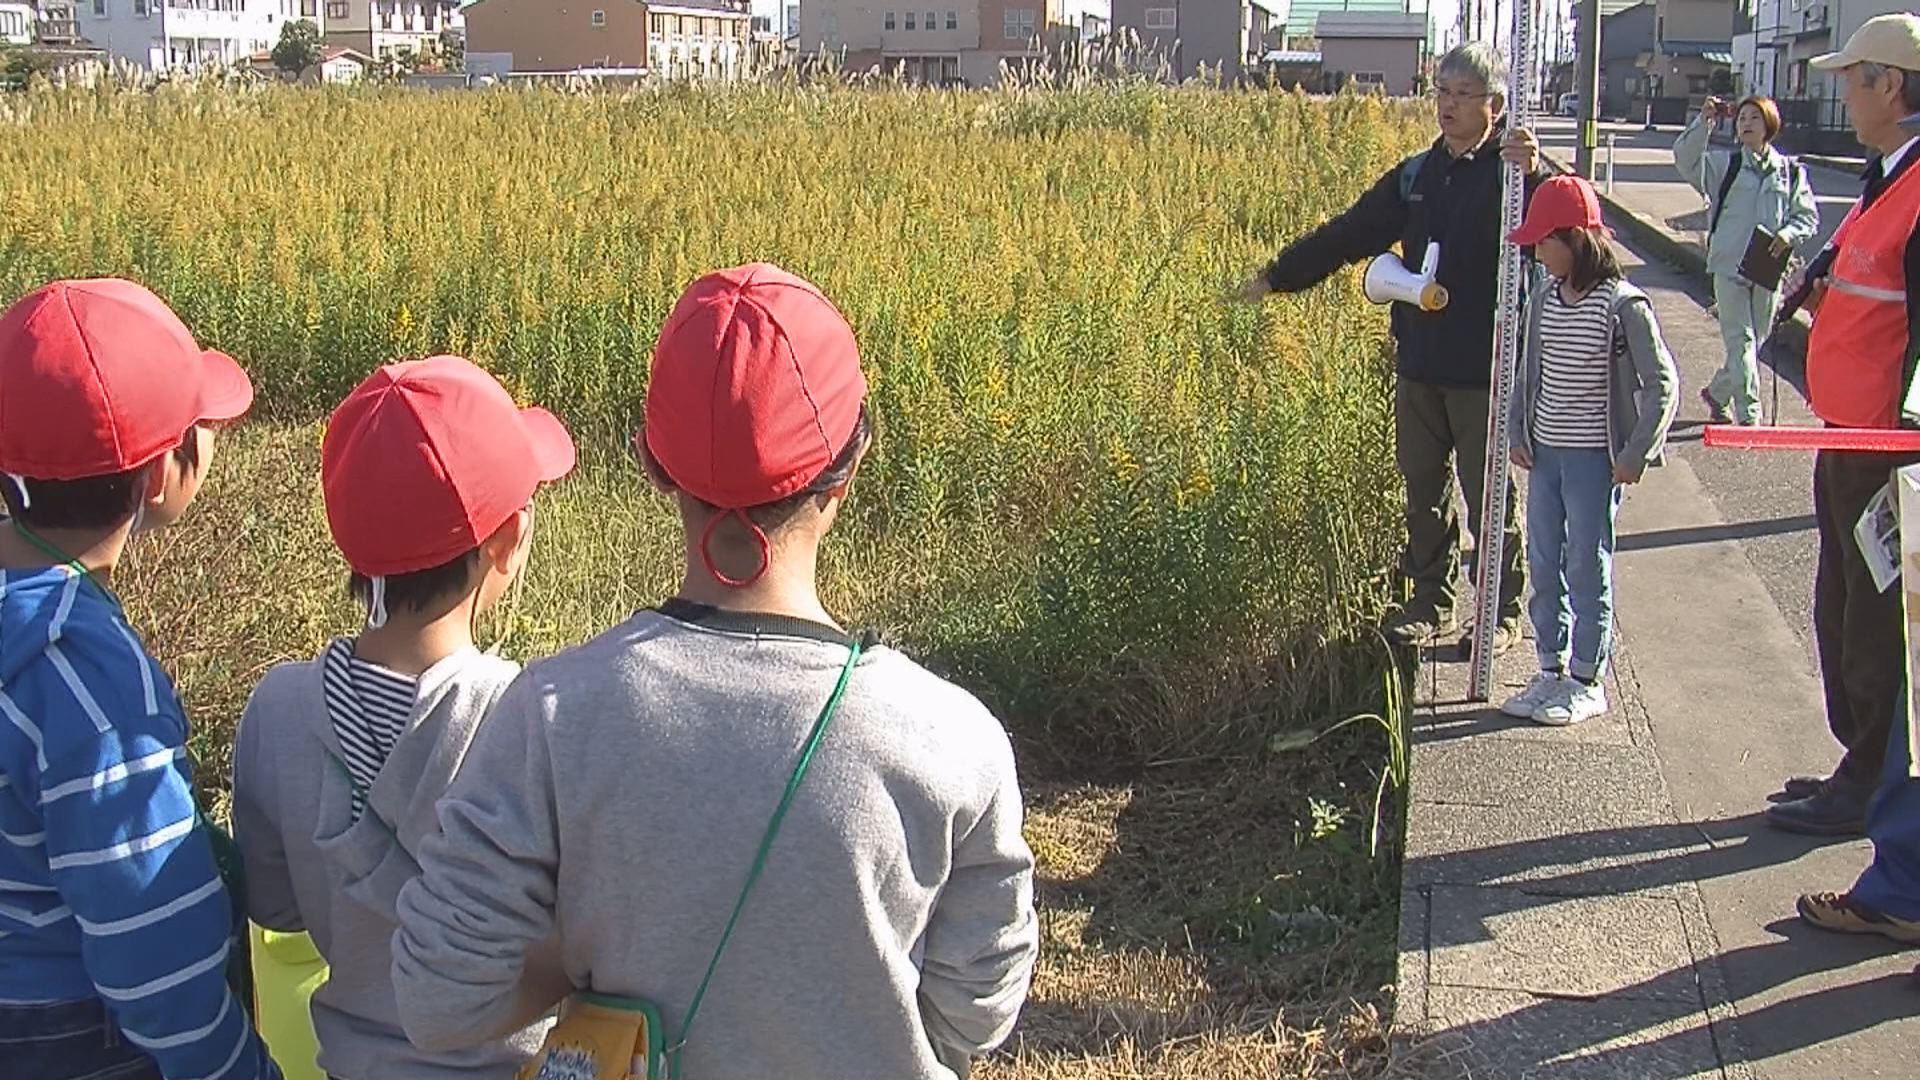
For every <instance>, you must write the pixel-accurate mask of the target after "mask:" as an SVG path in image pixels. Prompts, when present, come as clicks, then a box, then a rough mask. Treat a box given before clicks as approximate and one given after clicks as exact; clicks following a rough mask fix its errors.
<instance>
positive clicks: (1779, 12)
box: [1734, 0, 1912, 153]
mask: <svg viewBox="0 0 1920 1080" xmlns="http://www.w3.org/2000/svg"><path fill="white" fill-rule="evenodd" d="M1748 2H1749V3H1750V4H1751V7H1750V9H1749V10H1750V13H1751V15H1752V29H1751V32H1750V33H1748V34H1747V35H1744V36H1743V38H1742V39H1736V46H1737V47H1736V52H1735V57H1734V64H1735V68H1736V70H1737V71H1738V72H1739V74H1740V80H1739V83H1740V89H1741V92H1743V93H1757V94H1766V95H1767V96H1769V97H1772V98H1774V99H1776V100H1777V101H1778V102H1779V103H1780V116H1781V119H1782V120H1784V121H1785V123H1786V132H1787V133H1786V134H1785V135H1784V136H1783V137H1782V140H1783V142H1785V143H1786V144H1788V145H1790V146H1792V147H1794V148H1795V149H1799V150H1806V151H1828V152H1848V153H1852V152H1856V151H1857V150H1858V144H1857V143H1856V142H1855V140H1854V138H1853V135H1852V128H1851V126H1850V125H1849V123H1848V120H1847V110H1846V105H1845V103H1844V101H1843V100H1842V97H1843V94H1842V92H1841V86H1840V83H1839V80H1838V77H1837V76H1835V75H1834V74H1831V73H1828V72H1821V71H1815V70H1813V68H1812V67H1811V66H1810V65H1809V64H1808V61H1810V60H1812V59H1813V58H1814V57H1816V56H1819V55H1820V54H1822V53H1827V52H1833V51H1835V50H1837V49H1839V48H1840V47H1841V46H1842V45H1843V44H1845V43H1846V40H1847V39H1848V38H1849V37H1851V36H1852V35H1853V32H1854V31H1855V30H1858V29H1859V28H1860V25H1861V24H1862V23H1864V22H1866V21H1867V20H1868V19H1871V18H1873V17H1875V16H1877V15H1887V14H1891V13H1894V12H1899V11H1910V10H1912V5H1911V4H1905V3H1895V2H1891V0H1748Z"/></svg>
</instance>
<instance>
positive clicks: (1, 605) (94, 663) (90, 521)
mask: <svg viewBox="0 0 1920 1080" xmlns="http://www.w3.org/2000/svg"><path fill="white" fill-rule="evenodd" d="M252 401H253V387H252V385H251V384H250V383H249V382H248V380H247V376H246V374H245V373H244V372H242V371H241V370H240V368H239V366H238V365H237V364H235V363H234V362H233V361H232V360H231V359H230V358H228V357H226V356H224V355H222V354H220V353H216V352H209V351H204V350H202V349H201V348H200V347H199V346H198V345H197V344H195V343H194V340H193V337H192V335H191V334H189V333H188V332H187V328H186V327H185V326H183V325H181V323H180V320H179V318H178V317H176V316H175V315H174V314H173V312H172V311H170V310H168V308H167V306H166V305H165V304H163V303H162V302H161V301H160V299H159V298H158V297H156V296H154V295H153V294H152V293H150V292H148V291H147V290H146V289H143V288H141V287H140V286H138V285H135V284H133V283H131V282H126V281H117V280H93V281H62V282H55V283H53V284H51V285H48V286H46V287H44V288H42V289H39V290H37V291H35V292H33V293H31V294H29V295H28V296H27V297H25V298H24V299H22V300H21V301H19V302H18V303H16V304H15V305H14V306H13V307H12V308H10V309H8V311H7V312H6V314H5V315H4V316H0V473H4V474H5V475H4V476H0V496H3V497H4V500H5V508H6V517H5V518H4V519H0V1045H3V1046H4V1047H5V1063H4V1071H5V1072H6V1074H7V1075H8V1076H20V1077H32V1078H34V1080H78V1078H83V1077H84V1078H104V1077H112V1078H113V1080H162V1078H163V1080H186V1078H188V1077H193V1078H205V1080H255V1078H266V1080H278V1078H279V1076H280V1072H279V1070H278V1069H277V1068H276V1067H275V1066H274V1064H273V1062H272V1061H271V1060H269V1058H268V1056H267V1053H266V1050H265V1048H264V1047H263V1046H262V1045H261V1043H260V1040H259V1039H258V1037H256V1036H255V1034H254V1032H253V1030H252V1028H251V1027H250V1025H249V1023H248V1017H247V1011H246V1009H245V1008H244V1006H243V1003H242V1002H241V1001H240V1000H239V999H238V998H237V997H236V996H235V995H234V993H233V991H232V990H231V989H230V988H229V985H228V982H227V971H228V968H229V963H230V957H229V951H230V949H231V947H232V941H233V929H234V926H235V911H234V904H233V900H232V898H230V897H229V896H228V893H227V890H226V888H225V887H224V885H223V884H222V881H221V878H220V875H219V872H218V869H217V867H216V865H215V861H214V852H213V847H212V845H211V843H210V841H209V835H208V832H207V830H206V829H205V828H204V827H203V826H202V824H201V820H200V816H199V813H198V811H197V809H196V806H195V802H194V794H193V786H192V777H191V775H190V773H189V766H188V761H187V751H186V741H187V723H186V717H185V714H184V713H183V711H182V709H181V706H180V702H179V700H178V698H176V697H175V695H174V691H173V686H172V684H171V683H170V682H169V681H168V679H167V676H166V673H165V672H163V671H161V670H160V667H159V665H158V664H156V663H155V662H154V660H153V658H152V657H150V656H149V655H147V651H146V649H145V647H144V646H143V645H142V644H141V641H140V638H139V636H138V635H137V634H136V633H135V632H134V630H133V628H132V627H131V626H129V625H128V623H127V619H126V614H125V613H124V612H123V611H122V610H121V607H120V602H119V600H118V599H117V598H116V597H115V596H114V594H113V591H112V579H113V573H114V568H115V565H116V564H117V563H118V561H119V559H120V557H121V554H122V552H123V551H124V550H125V549H126V546H127V543H128V541H129V540H130V539H131V538H132V537H133V535H134V534H136V533H138V532H141V531H144V530H149V529H156V528H161V527H164V526H166V525H169V524H171V523H172V522H173V521H174V520H175V519H176V518H178V517H179V516H180V514H181V513H182V512H184V511H185V510H186V508H187V505H188V504H189V503H191V502H192V501H193V499H194V496H195V495H196V494H198V492H199V489H200V483H201V481H202V479H203V478H204V477H205V476H206V470H207V467H208V466H209V465H210V463H211V460H212V455H213V431H212V429H211V428H210V427H209V426H208V425H210V424H216V423H220V422H223V421H227V420H232V419H235V418H237V417H239V416H240V415H241V414H242V413H244V412H246V410H247V408H248V406H249V405H251V404H252Z"/></svg>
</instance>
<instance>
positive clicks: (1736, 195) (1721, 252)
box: [1673, 95, 1820, 424]
mask: <svg viewBox="0 0 1920 1080" xmlns="http://www.w3.org/2000/svg"><path fill="white" fill-rule="evenodd" d="M1729 120H1731V121H1732V123H1733V132H1734V137H1735V141H1736V142H1737V143H1738V146H1736V147H1735V148H1734V149H1733V150H1731V151H1729V152H1727V153H1725V154H1710V153H1708V152H1707V140H1708V138H1709V137H1710V136H1711V135H1712V134H1713V131H1714V129H1716V128H1718V127H1719V126H1720V125H1721V124H1723V123H1726V122H1728V121H1729ZM1779 134H1780V109H1779V107H1778V106H1776V105H1775V104H1774V103H1773V99H1771V98H1766V97H1760V96H1757V95H1756V96H1753V97H1748V98H1746V99H1744V100H1742V101H1741V102H1740V103H1739V105H1737V106H1733V105H1729V104H1727V103H1726V102H1724V101H1722V100H1720V99H1719V98H1713V97H1710V98H1708V99H1707V100H1706V102H1705V103H1704V104H1702V105H1701V106H1700V113H1699V115H1697V116H1695V117H1694V119H1693V123H1691V124H1688V125H1687V129H1686V130H1685V131H1683V132H1681V133H1680V138H1679V140H1678V141H1677V142H1675V143H1674V144H1673V163H1674V165H1675V167H1677V168H1678V169H1679V170H1680V175H1681V176H1684V177H1686V180H1687V183H1689V184H1692V185H1693V187H1694V189H1695V190H1697V191H1699V192H1700V194H1702V195H1704V196H1706V198H1707V200H1708V215H1709V217H1708V221H1709V224H1708V227H1707V270H1708V271H1709V272H1710V273H1712V274H1713V299H1714V304H1715V305H1716V307H1717V308H1718V310H1719V315H1720V337H1721V340H1722V341H1724V342H1725V344H1726V349H1727V358H1726V363H1725V364H1724V365H1722V366H1721V368H1720V370H1719V372H1717V373H1716V374H1715V375H1714V377H1713V382H1712V383H1711V384H1709V385H1708V386H1707V387H1706V388H1705V389H1703V390H1701V391H1700V399H1701V400H1702V401H1704V402H1705V403H1706V405H1707V410H1708V412H1709V413H1710V414H1711V415H1712V417H1713V420H1714V422H1715V423H1721V424H1725V423H1741V424H1757V423H1759V422H1760V380H1759V374H1758V371H1757V357H1756V352H1757V351H1758V347H1759V344H1760V342H1762V341H1764V340H1766V336H1767V331H1768V330H1769V329H1770V328H1771V327H1772V326H1773V317H1774V313H1775V311H1777V310H1778V307H1779V293H1778V291H1777V290H1778V289H1779V286H1780V280H1779V275H1778V274H1777V273H1773V272H1771V271H1772V270H1773V269H1774V268H1776V267H1777V266H1779V265H1780V264H1781V262H1782V259H1783V257H1784V256H1786V255H1789V254H1791V253H1792V251H1793V250H1794V249H1795V248H1797V247H1799V246H1800V245H1801V244H1802V243H1804V242H1806V241H1807V240H1808V239H1809V238H1811V237H1812V236H1813V234H1814V232H1815V231H1816V230H1817V229H1818V228H1819V225H1820V213H1819V211H1818V210H1817V209H1815V207H1814V203H1813V187H1812V185H1811V184H1809V183H1808V181H1807V171H1806V167H1805V166H1803V165H1801V164H1800V163H1799V162H1798V161H1795V160H1794V159H1792V158H1790V157H1788V156H1787V155H1785V154H1782V153H1781V152H1780V151H1778V150H1776V149H1774V147H1773V140H1774V137H1775V136H1777V135H1779ZM1750 274H1757V275H1758V276H1760V277H1761V280H1759V281H1756V280H1753V278H1752V277H1750V276H1749V275H1750Z"/></svg>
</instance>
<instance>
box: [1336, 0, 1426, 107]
mask: <svg viewBox="0 0 1920 1080" xmlns="http://www.w3.org/2000/svg"><path fill="white" fill-rule="evenodd" d="M1313 36H1314V37H1315V38H1317V39H1319V42H1320V69H1321V71H1323V72H1326V73H1328V74H1330V75H1331V76H1332V83H1333V84H1334V85H1335V86H1336V87H1338V86H1344V85H1346V84H1347V83H1349V82H1351V83H1353V84H1355V85H1357V86H1360V87H1366V88H1375V89H1378V90H1379V91H1380V92H1381V93H1384V94H1387V95H1390V96H1394V97H1399V96H1403V95H1411V94H1415V93H1418V92H1419V91H1420V83H1419V80H1420V77H1421V73H1422V71H1424V70H1425V67H1426V47H1427V17H1426V16H1425V15H1403V14H1397V13H1393V12H1383V11H1329V12H1323V13H1322V14H1321V15H1320V18H1319V21H1318V22H1316V23H1315V24H1314V30H1313Z"/></svg>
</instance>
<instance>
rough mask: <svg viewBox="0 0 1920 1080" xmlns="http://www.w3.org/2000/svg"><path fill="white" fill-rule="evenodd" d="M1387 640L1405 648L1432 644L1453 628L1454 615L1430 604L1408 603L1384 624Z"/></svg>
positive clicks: (1383, 630)
mask: <svg viewBox="0 0 1920 1080" xmlns="http://www.w3.org/2000/svg"><path fill="white" fill-rule="evenodd" d="M1380 629H1381V631H1382V632H1383V633H1385V634H1386V635H1387V640H1389V641H1391V642H1393V643H1394V644H1395V645H1400V646H1403V647H1405V648H1409V649H1412V648H1418V647H1420V646H1422V645H1431V644H1433V642H1434V641H1435V640H1436V639H1438V638H1441V637H1445V636H1446V635H1447V633H1448V632H1450V631H1451V630H1452V629H1453V616H1452V615H1451V614H1450V613H1447V612H1443V611H1440V610H1438V609H1436V608H1435V607H1433V606H1432V605H1429V604H1417V603H1416V604H1408V605H1407V606H1406V607H1403V608H1401V609H1400V610H1399V611H1396V612H1394V613H1393V616H1392V617H1391V618H1389V619H1388V620H1387V621H1386V625H1384V626H1382V627H1381V628H1380Z"/></svg>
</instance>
